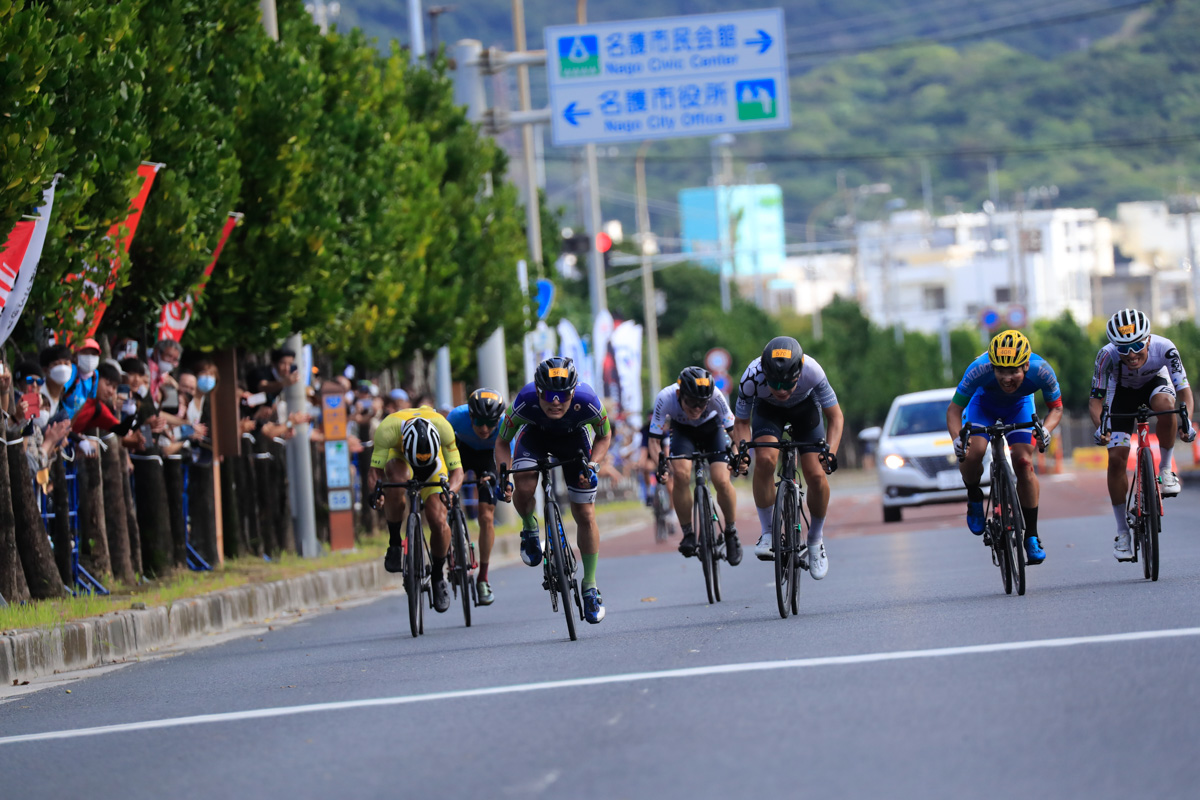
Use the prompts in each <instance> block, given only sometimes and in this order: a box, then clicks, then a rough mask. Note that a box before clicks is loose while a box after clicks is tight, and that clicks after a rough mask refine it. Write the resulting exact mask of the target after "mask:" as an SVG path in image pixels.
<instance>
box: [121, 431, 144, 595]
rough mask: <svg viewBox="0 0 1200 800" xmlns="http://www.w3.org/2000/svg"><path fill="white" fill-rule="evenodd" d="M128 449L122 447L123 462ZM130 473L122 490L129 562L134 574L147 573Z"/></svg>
mask: <svg viewBox="0 0 1200 800" xmlns="http://www.w3.org/2000/svg"><path fill="white" fill-rule="evenodd" d="M127 454H128V453H127V451H126V450H125V448H124V447H122V448H121V462H122V463H125V460H126V456H127ZM129 478H130V475H129V473H128V472H126V473H125V480H123V481H122V482H121V491H122V492H123V493H124V495H125V529H126V530H127V531H129V563H130V564H131V565H133V574H134V575H145V574H146V568H145V567H144V566H142V532H141V528H142V526H141V525H138V519H137V506H136V505H135V503H134V499H133V486H132V485H131V484H130V482H129Z"/></svg>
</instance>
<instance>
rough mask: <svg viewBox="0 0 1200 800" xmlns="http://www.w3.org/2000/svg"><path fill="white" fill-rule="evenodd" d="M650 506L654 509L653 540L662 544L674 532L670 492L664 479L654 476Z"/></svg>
mask: <svg viewBox="0 0 1200 800" xmlns="http://www.w3.org/2000/svg"><path fill="white" fill-rule="evenodd" d="M650 506H651V508H652V509H653V511H654V541H656V542H658V543H659V544H662V543H663V542H665V541H667V539H669V538H671V534H672V533H674V532H675V529H674V526H672V525H671V492H670V491H669V490H668V489H667V484H666V481H665V480H663V479H661V478H656V480H655V481H654V488H653V490H652V491H651V494H650Z"/></svg>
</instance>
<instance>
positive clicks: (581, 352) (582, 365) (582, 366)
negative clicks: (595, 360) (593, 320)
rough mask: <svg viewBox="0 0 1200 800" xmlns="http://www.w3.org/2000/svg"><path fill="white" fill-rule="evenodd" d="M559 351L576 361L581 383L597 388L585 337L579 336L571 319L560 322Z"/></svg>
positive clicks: (560, 353)
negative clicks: (585, 346) (585, 345)
mask: <svg viewBox="0 0 1200 800" xmlns="http://www.w3.org/2000/svg"><path fill="white" fill-rule="evenodd" d="M558 353H559V355H561V356H566V357H567V358H569V359H571V360H572V361H574V362H575V371H576V372H577V373H578V375H579V382H580V383H586V384H587V385H588V386H591V387H592V388H593V389H595V388H596V384H595V383H594V382H593V381H592V375H593V372H592V360H591V359H590V358H589V357H588V354H587V350H586V349H585V348H584V346H583V339H581V338H579V331H577V330H576V329H575V326H574V325H572V324H571V322H570V320H566V319H564V320H560V321H559V323H558Z"/></svg>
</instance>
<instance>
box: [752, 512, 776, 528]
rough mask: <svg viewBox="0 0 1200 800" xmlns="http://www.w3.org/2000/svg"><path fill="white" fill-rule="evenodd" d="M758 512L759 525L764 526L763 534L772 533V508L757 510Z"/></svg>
mask: <svg viewBox="0 0 1200 800" xmlns="http://www.w3.org/2000/svg"><path fill="white" fill-rule="evenodd" d="M755 510H756V511H758V524H759V525H761V526H762V532H763V533H770V532H771V512H772V511H773V510H774V509H771V508H756V509H755Z"/></svg>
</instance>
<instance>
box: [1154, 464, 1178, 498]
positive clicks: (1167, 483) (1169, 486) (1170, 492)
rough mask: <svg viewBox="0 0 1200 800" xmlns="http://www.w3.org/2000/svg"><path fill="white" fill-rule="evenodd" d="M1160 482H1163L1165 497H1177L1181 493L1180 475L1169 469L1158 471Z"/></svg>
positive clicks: (1163, 494)
mask: <svg viewBox="0 0 1200 800" xmlns="http://www.w3.org/2000/svg"><path fill="white" fill-rule="evenodd" d="M1158 480H1159V483H1161V484H1162V496H1163V497H1177V496H1178V495H1179V491H1180V487H1179V476H1178V475H1176V474H1175V473H1174V472H1172V471H1171V470H1169V469H1164V470H1162V471H1160V472H1159V473H1158Z"/></svg>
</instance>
